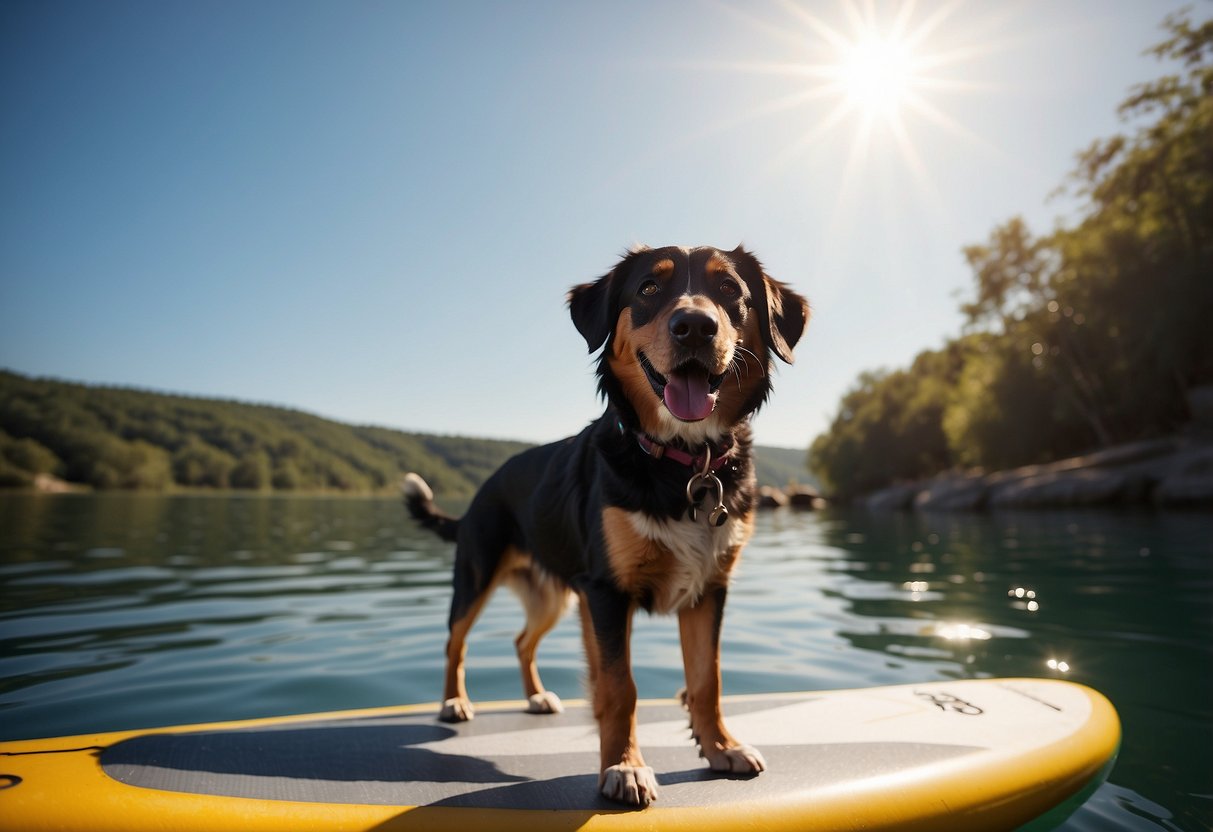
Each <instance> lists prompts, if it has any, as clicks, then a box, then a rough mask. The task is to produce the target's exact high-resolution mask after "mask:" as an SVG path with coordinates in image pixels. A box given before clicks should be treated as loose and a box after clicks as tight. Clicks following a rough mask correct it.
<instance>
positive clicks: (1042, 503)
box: [855, 436, 1213, 511]
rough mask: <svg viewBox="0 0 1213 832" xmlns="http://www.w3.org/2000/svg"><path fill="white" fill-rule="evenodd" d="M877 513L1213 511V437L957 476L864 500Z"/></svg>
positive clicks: (1165, 440) (1140, 445) (896, 487)
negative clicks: (1115, 509)
mask: <svg viewBox="0 0 1213 832" xmlns="http://www.w3.org/2000/svg"><path fill="white" fill-rule="evenodd" d="M855 504H856V505H858V506H861V507H863V508H867V509H871V510H874V511H980V510H985V509H1003V508H1063V507H1075V506H1167V507H1192V508H1213V438H1209V437H1201V438H1195V437H1189V436H1175V437H1167V438H1163V439H1152V440H1148V441H1143V442H1134V443H1131V444H1128V445H1119V446H1116V447H1113V448H1108V449H1106V450H1103V451H1099V452H1096V453H1092V454H1087V455H1085V456H1078V457H1072V458H1070V459H1063V460H1060V461H1058V462H1052V463H1049V464H1047V465H1029V466H1025V467H1023V468H1016V469H1014V470H1010V471H1000V472H997V473H991V474H987V473H982V472H964V473H949V474H943V475H940V476H938V477H935V478H932V479H929V480H924V481H921V482H913V483H904V484H899V485H894V486H890V487H888V488H884V489H881V490H880V491H876V492H874V493H872V494H869V495H867V496H865V497H862V498H859V499H858V500H856V501H855Z"/></svg>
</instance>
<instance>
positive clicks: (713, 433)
mask: <svg viewBox="0 0 1213 832" xmlns="http://www.w3.org/2000/svg"><path fill="white" fill-rule="evenodd" d="M569 309H570V312H571V313H572V316H573V323H574V324H576V326H577V330H578V331H579V332H580V333H581V334H582V336H583V337H584V338H585V340H586V343H587V344H588V345H589V348H590V352H594V351H595V350H597V349H599V348H600V347H604V345H605V348H604V349H603V351H602V357H601V359H600V360H599V363H598V376H599V389H600V390H601V391H602V393H603V395H604V396H606V397H607V399H608V400H609V401H610V402H611V403H612V404H613V405H615V407H616V408H617V409H618V410H619V412H620V414H621V415H622V416H623V417H624V418H625V420H627V421H632V422H634V424H632V425H630V427H632V428H634V429H639V430H643V431H644V432H645V433H647V434H649V435H650V436H652V437H653V438H654V439H658V440H660V441H670V440H672V439H682V440H683V441H685V442H688V443H692V444H699V443H702V442H704V441H706V440H708V439H720V437H721V436H723V435H724V434H725V433H727V432H728V431H729V430H730V429H731V428H732V427H733V426H734V425H736V424H737V423H738V422H739V421H741V420H742V419H744V418H745V417H746V416H747V415H749V414H750V413H752V412H753V411H754V410H756V409H757V408H758V407H759V406H760V405H761V404H762V403H763V402H764V401H765V400H766V397H767V395H768V394H769V393H770V390H771V381H770V372H771V366H772V358H771V356H772V354H773V355H774V356H777V357H778V358H780V359H781V360H782V361H785V362H787V363H789V364H790V363H792V349H793V348H794V347H795V346H796V342H797V341H798V340H800V336H801V334H802V333H803V332H804V328H805V324H806V323H807V322H808V317H809V305H808V302H807V301H806V300H805V299H804V298H803V297H801V296H800V295H798V294H796V293H795V292H794V291H792V290H791V289H790V288H789V287H788V286H786V285H784V284H782V283H779V282H778V281H775V280H772V279H771V278H770V277H768V276H767V275H766V274H764V273H763V269H762V264H761V263H759V262H758V260H757V259H756V258H755V257H754V256H753V255H752V254H750V253H749V252H747V251H745V250H744V249H743V248H741V247H740V246H739V247H738V248H735V249H733V250H732V251H721V250H719V249H715V248H710V247H706V246H704V247H699V248H690V249H688V248H681V247H678V246H670V247H667V248H658V249H651V248H640V249H636V250H634V251H632V252H630V253H628V254H627V255H626V256H625V257H624V258H623V259H622V260H620V262H619V263H618V265H616V266H615V268H614V269H612V270H611V271H610V272H608V273H607V274H606V275H604V276H603V277H601V278H599V279H598V280H596V281H594V282H593V283H586V284H583V285H581V286H576V287H574V288H573V289H572V291H570V292H569Z"/></svg>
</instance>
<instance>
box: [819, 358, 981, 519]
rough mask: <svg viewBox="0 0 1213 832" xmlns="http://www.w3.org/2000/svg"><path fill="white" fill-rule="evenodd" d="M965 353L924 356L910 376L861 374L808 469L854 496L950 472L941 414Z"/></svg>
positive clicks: (906, 372)
mask: <svg viewBox="0 0 1213 832" xmlns="http://www.w3.org/2000/svg"><path fill="white" fill-rule="evenodd" d="M962 354H963V349H962V346H961V345H960V344H959V343H952V344H949V345H948V346H947V347H946V348H945V349H943V350H940V351H927V352H923V353H921V354H920V355H919V356H918V357H917V358H916V359H914V363H913V365H911V367H910V368H909V369H908V370H898V371H895V372H883V373H864V374H862V375H860V377H859V380H858V382H857V383H856V384H855V386H854V387H852V388H851V389H850V390H849V391H848V392H847V393H846V394H845V395H844V396H843V397H842V403H841V405H840V406H839V409H838V415H837V416H835V417H834V420H833V422H832V423H831V425H830V429H829V431H828V432H826V433H824V434H822V435H821V436H819V437H817V439H816V441H814V442H813V445H812V447H811V448H810V449H809V468H810V469H811V470H813V471H814V472H815V473H816V474H817V475H818V476H819V477H820V478H821V479H822V482H823V484H824V485H825V486H826V487H827V488H828V489H829V490H830V491H832V492H833V493H834V494H836V495H838V496H843V497H850V496H854V495H856V494H862V493H863V492H865V491H871V490H873V489H875V488H879V487H881V486H883V485H887V484H888V483H891V482H897V481H900V480H913V479H918V478H920V477H925V476H928V475H930V474H932V473H934V472H936V471H939V470H941V469H942V468H946V467H948V466H949V464H950V455H949V449H948V441H947V437H946V436H945V434H944V430H943V412H944V408H945V407H946V406H947V402H948V392H949V390H950V389H951V388H952V387H953V386H954V384H955V382H956V376H957V374H958V373H959V372H960V370H961V367H962V361H961V357H962Z"/></svg>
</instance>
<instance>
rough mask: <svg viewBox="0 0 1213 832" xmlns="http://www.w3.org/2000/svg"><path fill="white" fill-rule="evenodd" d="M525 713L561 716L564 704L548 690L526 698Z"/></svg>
mask: <svg viewBox="0 0 1213 832" xmlns="http://www.w3.org/2000/svg"><path fill="white" fill-rule="evenodd" d="M526 712H527V713H528V714H562V713H564V704H563V703H562V702H561V701H560V697H559V696H557V695H556V694H554V693H552V692H551V691H550V690H545V691H544V692H543V693H536V694H534V695H532V696H529V697H527V700H526Z"/></svg>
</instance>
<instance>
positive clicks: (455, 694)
mask: <svg viewBox="0 0 1213 832" xmlns="http://www.w3.org/2000/svg"><path fill="white" fill-rule="evenodd" d="M501 560H502V558H501V556H500V555H498V556H497V557H496V558H489V559H486V558H483V557H480V556H479V550H477V551H476V552H475V553H473V554H472V555H469V550H468V548H466V547H465V545H464V544H462V543H461V544H460V547H459V548H458V549H457V550H456V552H455V576H454V581H453V584H454V590H455V591H454V595H453V596H452V597H451V616H450V621H449V628H450V636H449V638H448V639H447V642H446V676H445V678H444V680H443V684H442V711H441V712H440V713H439V714H438V718H439V719H440V720H442V721H443V722H466V721H468V720H469V719H471V718H472V717H474V716H475V715H476V714H475V711H474V710H473V708H472V702H471V700H470V699H469V698H468V692H467V685H466V682H465V678H464V668H463V665H464V659H466V658H467V637H468V633H469V632H470V631H471V629H472V625H473V624H475V623H476V618H477V617H478V616H479V615H480V611H481V610H482V609H484V605H485V602H486V601H488V600H489V596H491V595H492V594H493V590H494V589H495V588H496V586H497V584H498V583H499V582H500V579H501V570H500V568H499V567H500V562H501Z"/></svg>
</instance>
